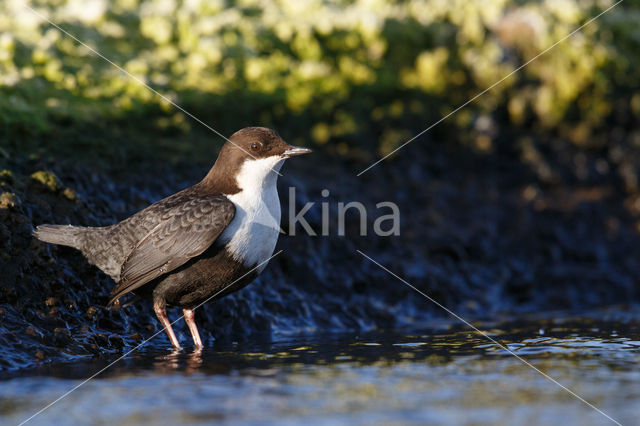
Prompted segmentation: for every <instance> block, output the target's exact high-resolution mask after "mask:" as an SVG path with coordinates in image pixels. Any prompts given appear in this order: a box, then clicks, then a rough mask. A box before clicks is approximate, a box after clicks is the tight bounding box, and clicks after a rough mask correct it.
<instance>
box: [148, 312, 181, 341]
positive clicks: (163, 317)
mask: <svg viewBox="0 0 640 426" xmlns="http://www.w3.org/2000/svg"><path fill="white" fill-rule="evenodd" d="M153 310H154V312H155V313H156V316H157V317H158V319H159V320H160V322H161V323H162V326H163V327H164V330H165V331H166V332H167V334H168V335H169V340H171V344H172V345H173V347H174V348H175V349H182V348H181V347H180V343H178V339H177V338H176V335H175V334H174V332H173V328H171V323H170V322H169V318H168V317H167V312H166V311H165V308H164V305H163V304H162V305H161V304H159V303H156V302H154V304H153Z"/></svg>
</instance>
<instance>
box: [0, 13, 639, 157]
mask: <svg viewBox="0 0 640 426" xmlns="http://www.w3.org/2000/svg"><path fill="white" fill-rule="evenodd" d="M29 4H30V5H31V7H33V8H34V9H36V10H37V11H38V13H41V14H43V15H45V16H47V17H49V18H50V19H51V20H52V21H53V22H55V23H56V24H57V25H60V26H61V27H62V28H64V29H65V30H67V31H69V32H70V33H72V34H73V35H75V36H77V37H78V38H79V39H81V40H82V41H84V42H86V43H87V44H88V45H90V46H92V47H94V48H95V49H96V50H98V51H99V52H101V53H102V54H103V55H105V56H106V57H107V58H109V59H110V60H112V61H114V62H115V63H117V64H120V65H122V67H123V68H125V69H126V70H127V71H128V72H130V73H132V74H133V75H135V76H136V77H137V78H139V79H141V80H143V81H145V82H146V83H148V84H150V85H151V86H152V87H154V88H155V89H157V90H158V91H159V92H161V93H163V94H164V95H166V96H167V97H169V98H170V99H172V100H174V101H175V102H177V103H179V104H180V105H182V106H183V107H184V108H186V109H187V110H188V111H190V112H192V113H193V114H195V115H196V116H198V117H199V118H201V119H202V120H203V121H205V122H207V123H208V124H210V125H211V126H213V127H215V128H216V129H218V130H220V131H221V132H223V133H225V134H227V135H229V134H230V133H232V132H233V131H234V130H237V129H238V128H240V127H243V126H246V125H266V126H273V127H275V128H277V129H278V130H279V131H280V132H281V133H282V134H283V135H284V136H285V137H287V138H289V140H291V141H292V142H297V143H300V142H301V141H303V140H309V139H311V140H313V141H314V143H316V144H318V145H324V146H326V148H327V149H328V150H330V151H334V152H337V153H339V154H353V155H360V156H365V155H379V154H384V153H386V152H389V151H391V150H392V149H394V148H395V147H397V146H398V145H399V144H401V143H403V142H404V141H406V140H407V139H408V138H410V137H411V136H412V135H414V134H415V133H417V132H418V131H420V130H422V129H424V128H426V127H427V126H428V125H430V124H432V123H433V122H435V121H436V120H437V119H439V118H440V117H442V116H443V115H445V114H447V113H448V112H450V111H452V110H453V109H454V108H456V107H457V106H459V105H461V104H463V103H464V102H466V101H467V100H468V99H470V98H472V97H473V96H474V95H476V94H477V93H479V92H480V91H482V90H484V89H485V88H487V87H489V86H490V85H492V84H493V83H494V82H496V81H498V80H500V79H501V78H503V77H504V76H506V75H507V74H509V73H510V72H512V71H513V70H515V69H516V68H517V67H518V66H520V65H521V64H523V63H525V62H526V61H528V60H530V59H532V58H534V57H536V55H538V54H540V53H541V52H542V51H543V50H544V49H546V48H547V47H548V46H550V45H552V44H553V43H554V42H556V41H558V40H560V39H561V38H562V37H564V36H565V35H567V34H568V33H570V32H571V31H572V30H573V29H575V28H577V27H578V26H580V25H581V24H582V23H584V22H586V20H588V19H589V18H590V17H592V16H595V15H596V14H597V13H599V12H600V11H602V10H603V9H605V8H606V7H608V6H610V5H611V4H613V1H610V0H546V1H528V2H523V1H507V0H486V1H465V0H450V1H447V0H431V1H424V0H406V1H400V0H396V1H380V0H354V1H346V0H334V1H322V0H307V1H300V0H238V1H234V0H183V1H179V0H144V1H143V0H112V1H109V0H31V1H30V2H29ZM638 22H640V5H639V4H638V2H633V1H631V0H628V1H626V2H624V3H623V4H622V5H620V6H618V7H616V8H614V9H613V10H611V11H610V12H608V13H607V14H605V15H604V16H602V17H601V18H600V19H598V20H597V21H595V22H593V23H592V24H590V25H589V26H587V27H586V28H585V29H584V30H582V31H580V32H579V33H577V34H575V35H574V36H572V37H571V38H569V39H568V40H566V41H564V42H563V43H561V44H559V45H558V46H556V47H555V48H554V49H553V50H551V51H549V52H548V53H545V54H544V55H542V56H541V57H540V58H538V59H537V60H535V61H534V62H532V63H531V64H530V65H528V66H527V67H526V68H525V69H523V70H522V71H520V72H518V73H516V74H515V75H513V76H512V77H509V78H508V79H506V80H505V81H504V82H503V83H502V84H500V85H498V86H497V87H495V88H493V89H492V90H490V91H489V92H487V93H486V94H484V95H483V96H482V97H480V98H479V99H478V100H476V101H474V102H473V103H472V104H471V105H469V106H468V107H467V108H465V109H464V110H461V111H460V112H458V113H457V114H455V115H453V116H452V117H451V118H450V119H448V120H447V121H446V122H445V123H443V126H439V127H444V129H443V130H442V131H446V130H447V129H449V130H453V131H454V132H455V133H458V134H464V133H465V131H466V130H469V129H473V128H474V126H475V125H476V124H477V120H478V117H483V116H490V117H492V120H495V121H497V122H499V123H500V124H503V125H510V126H524V127H529V128H532V127H535V128H537V129H542V130H544V131H549V132H559V133H560V134H561V135H562V136H564V137H567V138H568V139H569V140H571V141H573V142H574V143H576V144H579V145H583V146H585V147H589V146H590V144H598V143H602V140H601V139H597V138H592V137H591V136H592V135H593V134H594V132H598V131H599V130H602V129H603V128H605V127H606V126H607V125H608V122H610V121H611V120H614V121H616V122H621V123H622V124H623V125H624V124H625V123H631V122H633V121H634V120H637V119H638V118H639V117H640V90H638V87H639V84H638V82H639V81H640V57H639V56H638V54H637V52H639V51H640V26H638ZM98 123H99V124H100V125H102V126H105V123H119V124H121V125H122V123H130V124H131V125H133V126H136V125H139V124H140V123H144V126H146V127H147V128H148V127H152V128H154V129H157V130H159V131H160V132H165V131H168V132H186V131H188V130H189V128H190V126H199V124H197V123H195V122H193V121H191V120H190V119H188V118H187V117H186V116H185V115H184V114H183V113H181V112H180V111H178V110H176V109H174V108H173V107H172V106H170V105H169V104H168V103H167V102H165V101H163V100H162V99H161V98H160V97H158V96H156V95H154V94H153V93H152V92H150V91H149V90H147V89H146V88H144V87H143V86H142V85H140V84H139V83H138V82H136V81H135V80H134V79H131V78H129V77H126V76H124V75H123V74H122V73H121V72H120V71H118V69H116V68H115V67H113V66H112V65H110V64H108V63H107V62H106V61H104V60H103V59H101V58H99V57H97V56H96V55H95V54H93V53H92V52H90V51H89V50H88V49H87V48H85V47H83V46H81V45H79V44H78V43H76V42H75V41H74V40H73V39H71V38H70V37H68V36H67V35H64V34H63V33H61V32H60V31H59V30H58V29H56V28H54V27H53V26H52V25H50V24H49V23H47V22H46V21H44V20H43V19H41V18H39V17H38V16H37V15H35V14H34V13H33V12H31V11H30V10H29V9H27V8H25V7H24V6H23V1H22V0H5V1H3V2H2V3H0V131H1V136H0V143H2V144H8V146H10V147H16V146H18V147H19V146H20V144H26V143H29V141H33V140H35V141H37V142H36V144H42V143H45V142H42V140H46V139H47V136H48V135H50V134H51V133H52V129H59V128H68V127H74V126H76V127H78V126H85V128H88V129H90V128H92V126H93V125H95V124H98ZM140 125H142V124H140ZM442 131H440V132H442ZM49 142H51V140H49ZM474 143H475V144H476V148H478V149H480V150H490V149H491V138H490V137H486V136H482V137H478V138H476V140H475V142H474Z"/></svg>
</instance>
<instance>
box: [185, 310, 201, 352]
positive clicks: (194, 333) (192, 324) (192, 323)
mask: <svg viewBox="0 0 640 426" xmlns="http://www.w3.org/2000/svg"><path fill="white" fill-rule="evenodd" d="M182 312H184V321H185V322H186V323H187V325H188V326H189V331H190V332H191V337H193V343H195V345H196V349H202V340H201V339H200V333H198V327H197V326H196V320H195V312H194V311H193V309H183V310H182Z"/></svg>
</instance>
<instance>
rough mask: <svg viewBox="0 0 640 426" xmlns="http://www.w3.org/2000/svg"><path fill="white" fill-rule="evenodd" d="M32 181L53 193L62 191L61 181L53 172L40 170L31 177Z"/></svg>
mask: <svg viewBox="0 0 640 426" xmlns="http://www.w3.org/2000/svg"><path fill="white" fill-rule="evenodd" d="M31 179H33V180H35V181H36V182H39V183H41V184H42V185H43V186H45V187H46V188H48V189H49V190H50V191H52V192H58V191H60V190H61V189H62V183H60V179H58V176H56V175H55V174H54V173H52V172H48V171H45V170H40V171H37V172H35V173H34V174H32V175H31Z"/></svg>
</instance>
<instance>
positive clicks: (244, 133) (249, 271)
mask: <svg viewBox="0 0 640 426" xmlns="http://www.w3.org/2000/svg"><path fill="white" fill-rule="evenodd" d="M310 152H311V150H310V149H308V148H303V147H296V146H292V145H290V144H288V143H287V142H285V141H284V140H283V139H282V138H281V137H280V136H279V135H278V133H277V132H275V131H274V130H271V129H268V128H265V127H246V128H243V129H241V130H238V131H237V132H235V133H234V134H233V135H231V137H230V138H229V139H227V142H226V143H225V144H224V145H223V146H222V148H221V150H220V153H219V155H218V158H217V159H216V161H215V163H214V165H213V166H212V167H211V169H210V170H209V172H208V173H207V174H206V176H205V177H204V178H203V179H202V180H201V181H200V182H198V183H196V184H195V185H193V186H191V187H188V188H186V189H183V190H182V191H179V192H177V193H175V194H173V195H171V196H169V197H167V198H164V199H162V200H160V201H158V202H156V203H154V204H152V205H150V206H148V207H147V208H145V209H143V210H141V211H139V212H137V213H135V214H134V215H132V216H130V217H129V218H127V219H124V220H122V221H121V222H119V223H116V224H114V225H111V226H104V227H85V226H72V225H50V224H43V225H39V226H37V227H36V229H35V230H34V232H33V234H34V236H35V237H36V238H37V239H39V240H41V241H43V242H46V243H52V244H59V245H63V246H69V247H73V248H75V249H77V250H79V251H80V252H81V253H82V254H83V255H84V256H85V257H86V259H87V260H88V261H89V263H91V264H93V265H95V266H97V267H98V268H99V269H101V270H102V271H103V272H104V273H105V274H107V275H108V276H110V277H111V278H112V279H113V280H114V281H115V283H116V285H115V287H114V288H113V291H112V292H111V295H110V301H109V303H108V305H107V306H109V307H111V306H113V305H114V304H115V303H116V302H118V301H119V299H120V298H122V297H123V296H125V295H127V294H129V293H132V294H134V295H135V296H137V297H139V298H147V299H148V298H150V299H151V300H152V302H153V310H154V312H155V315H156V316H157V318H158V320H159V321H160V323H161V324H162V326H163V327H164V330H165V331H166V333H167V335H168V337H169V340H170V342H171V344H172V346H173V347H174V348H175V349H176V350H180V349H181V346H180V343H179V341H178V339H177V338H176V335H175V333H174V331H173V329H172V327H171V323H170V322H169V319H168V317H167V313H166V308H167V306H177V307H180V308H182V310H183V313H184V319H185V322H186V324H187V326H188V328H189V331H190V333H191V336H192V338H193V342H194V345H195V348H196V349H200V350H201V349H202V348H203V344H202V339H201V337H200V334H199V331H198V327H197V325H196V323H195V316H194V310H195V308H196V307H198V306H200V305H201V304H203V303H205V302H207V301H209V299H211V300H216V299H219V298H221V297H224V296H226V295H228V294H230V293H232V292H235V291H237V290H240V289H241V288H243V287H245V286H246V285H248V284H249V283H251V282H252V281H253V280H254V279H255V278H256V277H257V276H258V275H259V274H260V273H261V272H262V271H263V270H264V268H265V267H266V264H267V263H268V261H269V260H270V258H271V257H272V255H273V253H274V250H275V246H276V242H277V240H278V236H279V234H280V232H281V231H280V226H279V223H280V200H279V197H278V190H277V185H276V183H277V178H278V175H279V174H280V173H279V171H280V168H281V167H282V165H283V163H284V162H285V160H286V159H288V158H291V157H294V156H299V155H303V154H308V153H310Z"/></svg>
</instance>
